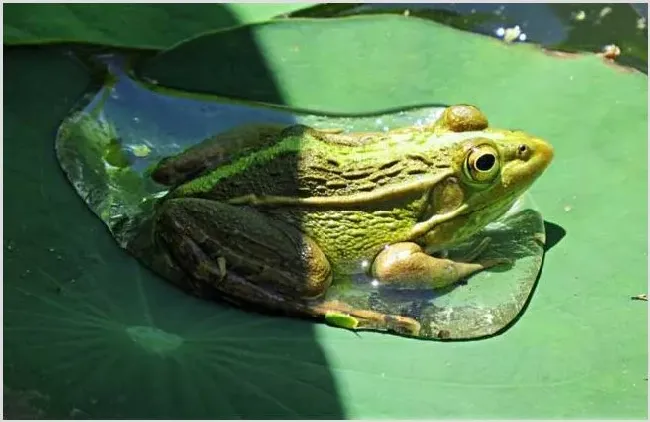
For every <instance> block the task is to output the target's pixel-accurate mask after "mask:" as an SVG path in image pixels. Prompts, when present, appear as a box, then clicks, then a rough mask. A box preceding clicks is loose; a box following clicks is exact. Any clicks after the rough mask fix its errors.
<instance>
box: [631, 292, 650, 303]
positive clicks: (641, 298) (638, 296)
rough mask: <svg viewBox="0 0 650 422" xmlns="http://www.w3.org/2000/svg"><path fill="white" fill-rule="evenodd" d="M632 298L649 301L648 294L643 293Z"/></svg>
mask: <svg viewBox="0 0 650 422" xmlns="http://www.w3.org/2000/svg"><path fill="white" fill-rule="evenodd" d="M631 299H632V300H643V301H646V302H647V301H648V294H647V293H643V294H640V295H636V296H632V297H631Z"/></svg>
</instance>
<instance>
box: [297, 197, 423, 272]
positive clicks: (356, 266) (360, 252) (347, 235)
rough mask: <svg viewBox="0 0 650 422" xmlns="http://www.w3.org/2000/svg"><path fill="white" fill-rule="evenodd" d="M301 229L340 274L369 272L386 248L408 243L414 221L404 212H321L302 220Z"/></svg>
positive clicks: (311, 213) (304, 215)
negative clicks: (371, 264) (394, 244)
mask: <svg viewBox="0 0 650 422" xmlns="http://www.w3.org/2000/svg"><path fill="white" fill-rule="evenodd" d="M300 224H301V227H302V230H303V231H304V233H305V234H307V235H308V236H310V237H311V238H312V239H313V240H314V241H316V243H317V244H318V245H319V246H320V248H321V249H322V251H323V252H324V253H325V256H327V258H328V259H329V261H330V264H331V265H332V267H333V268H335V269H336V271H338V272H345V273H350V274H354V273H358V272H364V271H366V269H367V267H368V265H369V264H370V263H371V261H372V259H374V257H375V256H376V255H377V254H378V253H379V251H380V250H381V249H382V248H383V247H385V246H386V245H389V244H392V243H395V242H399V241H404V240H407V236H408V233H409V228H410V227H412V226H413V224H414V222H413V219H412V217H411V216H410V215H409V214H408V213H407V212H405V211H400V210H397V209H396V210H390V211H386V210H382V211H319V212H309V213H305V214H303V215H302V216H301V223H300Z"/></svg>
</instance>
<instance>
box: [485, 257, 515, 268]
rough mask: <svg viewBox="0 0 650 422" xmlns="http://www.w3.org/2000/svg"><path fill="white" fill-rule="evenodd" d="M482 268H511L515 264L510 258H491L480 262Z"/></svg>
mask: <svg viewBox="0 0 650 422" xmlns="http://www.w3.org/2000/svg"><path fill="white" fill-rule="evenodd" d="M480 264H481V266H483V268H493V267H499V266H507V267H512V266H513V265H514V264H515V260H514V259H511V258H491V259H486V260H483V261H480Z"/></svg>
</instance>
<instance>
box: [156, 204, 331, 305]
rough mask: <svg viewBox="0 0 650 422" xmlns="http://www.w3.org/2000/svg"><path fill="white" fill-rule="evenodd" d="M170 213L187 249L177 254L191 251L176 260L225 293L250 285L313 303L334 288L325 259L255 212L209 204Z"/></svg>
mask: <svg viewBox="0 0 650 422" xmlns="http://www.w3.org/2000/svg"><path fill="white" fill-rule="evenodd" d="M165 207H166V209H165V214H166V215H167V216H174V218H173V219H172V221H173V223H171V225H172V227H176V228H177V230H179V231H182V236H179V239H181V240H180V241H181V242H184V243H185V245H180V246H181V247H176V248H173V249H174V250H175V251H177V253H180V254H181V255H182V254H183V251H191V254H188V256H177V257H176V260H177V261H178V262H179V265H181V266H184V267H186V268H184V269H185V270H186V271H187V272H189V273H190V274H192V275H193V276H196V277H199V278H203V281H205V282H208V283H211V284H214V285H215V286H217V287H218V288H219V289H220V290H224V291H230V290H234V292H233V293H236V292H240V291H241V289H240V288H235V286H231V284H234V283H237V284H240V282H241V281H242V280H245V281H246V282H247V283H250V284H253V285H256V286H258V287H260V288H263V289H268V290H269V291H270V292H272V293H276V294H281V295H283V296H285V297H298V298H314V297H318V296H320V295H321V294H323V293H324V292H325V291H326V290H327V288H328V287H329V285H330V283H331V269H330V264H329V262H328V261H327V258H326V257H325V254H324V253H323V252H322V251H321V249H320V248H319V247H318V245H317V244H316V243H315V242H314V241H313V240H312V239H311V238H309V237H308V236H306V235H304V234H303V233H302V232H300V230H298V229H297V228H295V227H293V226H291V225H288V224H284V223H282V222H280V221H277V220H274V219H272V218H270V217H268V216H267V215H266V214H263V213H261V212H259V211H257V210H255V209H253V208H249V207H238V206H232V205H228V204H224V203H221V202H217V201H210V200H204V199H182V200H178V201H175V200H170V201H168V202H167V203H166V204H165ZM163 218H164V217H163ZM188 265H189V266H190V267H189V268H187V266H188ZM204 269H205V271H202V270H204ZM197 270H198V271H197ZM235 275H237V277H235ZM243 299H246V298H243Z"/></svg>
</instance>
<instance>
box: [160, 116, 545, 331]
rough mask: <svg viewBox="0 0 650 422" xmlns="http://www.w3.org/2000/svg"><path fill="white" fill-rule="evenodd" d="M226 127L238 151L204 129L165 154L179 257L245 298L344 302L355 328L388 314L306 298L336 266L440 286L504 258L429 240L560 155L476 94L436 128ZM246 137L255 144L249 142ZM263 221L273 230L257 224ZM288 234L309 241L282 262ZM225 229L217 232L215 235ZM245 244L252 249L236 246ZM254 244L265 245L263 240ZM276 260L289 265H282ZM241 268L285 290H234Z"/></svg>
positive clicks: (482, 221)
mask: <svg viewBox="0 0 650 422" xmlns="http://www.w3.org/2000/svg"><path fill="white" fill-rule="evenodd" d="M225 138H227V139H228V140H229V141H230V145H233V146H235V145H236V147H234V148H233V149H232V150H230V151H229V150H228V147H227V146H225V147H224V146H223V145H224V142H223V139H221V142H219V140H217V141H208V142H206V143H204V144H203V145H201V146H198V147H195V148H192V149H191V150H188V151H186V152H185V153H183V154H181V155H179V156H177V157H172V158H169V159H165V160H163V161H162V162H161V163H160V165H159V166H158V168H157V169H156V170H155V171H154V172H153V177H154V179H155V180H158V181H164V182H166V183H167V184H174V185H176V187H175V188H174V189H172V191H171V192H170V193H169V194H168V196H167V199H166V200H165V201H164V204H163V206H162V207H161V208H160V210H159V218H158V224H157V229H156V233H158V237H159V239H160V240H161V241H162V243H164V244H165V245H166V248H167V250H170V251H171V252H172V255H174V253H176V255H175V256H174V258H173V259H176V260H184V261H188V260H189V261H190V262H189V263H188V262H185V263H184V264H182V265H181V266H182V267H183V268H184V269H185V271H186V272H188V273H189V274H190V275H191V276H193V277H197V276H198V278H204V279H205V281H206V282H208V283H212V284H215V285H218V288H219V289H220V290H222V291H224V292H225V293H227V294H230V295H234V296H237V297H238V299H239V300H241V301H248V300H249V299H251V301H253V302H257V303H259V304H262V305H267V306H271V307H276V308H278V307H279V308H282V307H284V308H287V307H291V305H292V304H293V305H295V306H293V307H294V308H300V309H303V308H305V307H306V308H308V309H309V311H308V312H305V313H312V314H317V315H325V316H327V315H330V316H332V312H335V314H334V316H333V317H331V318H330V320H332V321H334V320H336V321H340V320H341V318H340V317H341V315H343V316H349V317H350V318H352V323H349V322H348V323H345V324H344V325H345V326H348V325H353V326H354V327H357V326H359V327H362V326H364V324H363V323H364V322H365V321H375V319H376V318H383V322H384V323H386V322H387V321H386V318H388V317H387V316H380V315H370V314H374V313H370V314H368V315H366V314H365V313H364V312H368V311H362V310H350V309H342V308H343V307H341V306H340V304H332V305H331V306H329V305H328V304H327V303H325V304H321V303H319V304H315V303H314V304H306V303H308V302H305V300H307V299H309V298H313V297H317V296H319V295H321V294H322V293H323V292H324V291H325V290H326V289H327V288H328V286H329V284H330V282H331V280H332V276H333V279H334V282H337V280H339V279H344V275H345V274H349V273H353V272H359V271H362V270H364V269H365V266H363V265H362V263H364V262H365V263H368V267H369V271H371V272H372V275H373V276H375V277H376V278H378V279H379V280H381V281H382V282H385V283H389V284H390V283H394V284H395V285H408V284H413V285H419V286H421V285H423V284H428V285H430V286H431V287H443V286H446V285H449V284H451V283H453V282H456V281H458V279H459V278H461V277H463V276H467V275H469V274H472V273H474V272H477V271H480V270H481V269H484V268H487V267H489V266H492V265H495V264H497V263H499V262H482V263H481V262H479V263H469V262H461V263H457V262H453V261H449V260H443V259H438V258H433V257H430V256H428V255H426V254H424V253H423V250H428V251H430V250H434V249H443V248H445V247H448V246H450V245H453V244H454V243H457V242H459V241H462V240H465V239H467V238H468V237H470V236H471V235H473V234H475V233H477V232H478V231H479V230H481V229H482V228H483V227H484V226H485V225H486V224H488V223H489V222H491V221H493V220H494V219H495V218H497V217H499V216H500V215H501V214H503V213H504V212H505V211H506V210H507V209H508V208H509V207H510V206H511V205H512V203H513V202H514V201H515V200H516V198H517V197H518V196H519V195H520V194H521V193H522V192H523V191H524V190H525V189H527V188H528V187H529V186H530V185H531V184H532V183H533V181H534V180H535V179H536V178H537V177H538V176H539V175H540V174H541V173H542V172H543V171H544V169H545V168H546V167H547V165H548V164H549V163H550V161H551V159H552V157H553V150H552V148H551V147H550V146H549V145H548V144H547V143H546V142H544V141H542V140H540V139H537V138H534V137H532V136H530V135H527V134H525V133H523V132H520V131H508V130H498V129H489V128H488V127H487V119H486V118H485V116H484V115H483V114H482V113H481V112H480V111H479V110H478V109H476V108H475V107H471V106H454V107H450V108H448V109H447V110H445V112H444V113H443V115H442V117H441V118H440V119H439V120H438V121H437V122H436V123H435V124H434V125H432V126H429V127H411V128H404V129H399V130H395V131H391V132H387V133H361V134H340V133H336V132H335V131H330V132H327V131H319V130H315V129H312V128H308V127H305V126H292V127H289V128H279V127H264V128H261V129H257V130H251V129H250V128H249V129H247V132H246V133H245V134H244V132H241V131H240V132H232V133H229V134H227V135H225ZM242 142H243V143H244V144H245V146H246V147H247V148H240V145H239V144H241V143H242ZM226 144H227V143H226ZM231 152H232V153H231ZM197 174H198V176H197ZM230 214H237V216H236V217H232V216H230V217H229V215H230ZM256 219H259V220H260V221H262V222H263V224H266V226H268V227H269V229H268V230H267V229H266V228H265V227H266V226H260V227H259V228H258V229H257V231H256V230H255V229H254V228H253V226H257V223H254V222H253V220H256ZM272 231H273V233H271V232H272ZM275 231H277V233H276V232H275ZM256 236H258V238H257V239H256V238H255V237H256ZM283 236H286V237H287V238H289V239H291V240H292V242H293V243H292V244H293V245H296V244H300V245H299V246H295V247H292V246H290V245H286V246H285V249H287V250H286V251H283V252H282V253H285V252H286V254H287V255H286V256H283V259H285V260H286V262H285V264H284V265H285V266H284V267H283V264H280V263H279V262H280V261H278V263H276V264H273V262H276V261H277V259H276V258H277V257H276V258H272V257H271V256H270V255H272V254H273V253H274V252H273V249H274V245H275V246H276V247H281V245H280V243H282V242H283V240H281V238H282V237H283ZM215 238H219V239H220V241H219V242H216V243H215V242H213V243H212V244H210V245H208V246H205V244H206V242H207V240H206V239H211V241H212V240H213V239H215ZM226 238H229V239H231V241H230V242H232V243H229V244H226V241H225V240H223V239H226ZM272 238H273V239H275V240H274V241H272V240H270V239H272ZM235 243H238V244H246V245H247V246H248V247H249V248H250V249H249V250H248V252H244V251H242V252H237V251H235V249H237V247H235V246H233V245H234V244H235ZM255 244H257V245H258V246H259V245H264V246H263V247H261V249H259V250H257V249H256V247H255ZM292 248H293V249H292ZM289 250H291V251H293V252H290V251H289ZM215 257H218V258H220V259H219V260H217V259H216V258H215ZM217 261H218V262H217ZM229 264H230V265H229ZM274 265H279V266H280V267H281V268H280V269H281V270H284V272H283V274H279V273H273V271H272V269H273V270H276V269H278V268H277V267H276V266H274ZM287 265H289V266H290V265H293V268H294V270H293V273H292V270H291V268H290V267H287ZM208 267H209V268H208ZM296 268H298V269H299V271H297V270H296ZM236 270H239V273H240V275H243V276H244V277H245V278H246V280H247V283H248V282H250V283H251V285H252V286H254V287H252V290H256V291H257V289H259V288H261V289H262V290H263V291H264V292H263V293H262V296H264V295H265V294H266V293H269V294H270V296H273V297H275V296H274V293H279V294H280V296H281V297H280V299H278V300H276V299H269V300H266V299H259V298H258V296H257V295H258V293H259V292H258V293H255V294H254V293H253V291H252V290H251V289H247V288H242V286H241V282H238V283H239V284H238V286H237V288H235V289H234V288H232V286H231V285H229V282H228V275H229V274H231V273H234V272H237V271H236ZM272 273H273V274H272ZM224 280H225V281H224ZM256 298H257V299H256ZM278 303H282V306H278ZM315 309H316V311H314V310H315ZM373 318H375V319H373ZM391 318H397V319H398V320H399V322H398V323H395V324H393V327H392V328H393V329H404V326H403V325H404V324H406V325H408V324H411V322H404V321H402V319H404V318H402V319H400V318H401V317H391ZM389 320H390V318H389ZM390 321H392V320H390ZM390 321H388V322H390ZM415 324H417V323H415ZM388 325H390V324H388ZM389 328H390V327H389ZM406 329H407V331H414V330H415V331H416V330H417V329H418V327H417V326H415V325H409V326H408V327H406Z"/></svg>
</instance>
